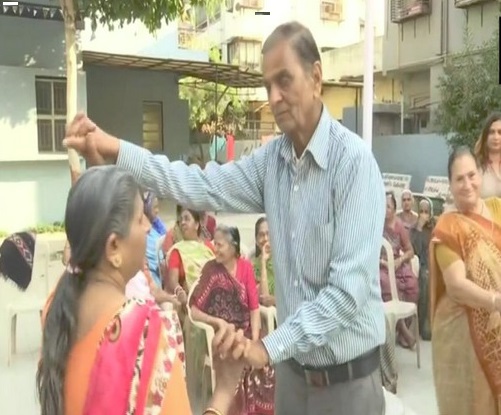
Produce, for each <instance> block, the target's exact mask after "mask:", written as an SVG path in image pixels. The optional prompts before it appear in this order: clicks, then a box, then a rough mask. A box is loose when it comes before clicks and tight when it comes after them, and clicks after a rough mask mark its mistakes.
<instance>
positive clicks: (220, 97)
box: [179, 47, 248, 135]
mask: <svg viewBox="0 0 501 415" xmlns="http://www.w3.org/2000/svg"><path fill="white" fill-rule="evenodd" d="M209 60H210V61H211V62H214V63H220V62H221V56H220V52H219V49H218V48H217V47H211V48H210V50H209ZM179 97H180V98H181V99H185V100H187V101H188V104H189V109H190V118H189V120H190V129H191V130H192V131H196V132H199V133H205V134H209V135H212V134H214V133H215V132H216V131H218V130H232V131H234V133H235V134H237V135H238V134H239V133H241V132H242V130H243V128H244V125H245V121H246V113H247V109H248V106H247V102H246V101H245V100H243V99H242V98H241V95H240V94H239V91H238V89H236V88H229V87H227V86H225V85H222V84H217V83H215V82H206V81H202V80H200V79H196V78H186V79H183V80H182V81H181V83H180V85H179Z"/></svg>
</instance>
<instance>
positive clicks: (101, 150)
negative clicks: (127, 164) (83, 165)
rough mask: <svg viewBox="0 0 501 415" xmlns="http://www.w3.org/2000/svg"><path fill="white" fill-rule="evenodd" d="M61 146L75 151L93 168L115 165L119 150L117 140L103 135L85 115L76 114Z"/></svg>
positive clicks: (105, 134)
mask: <svg viewBox="0 0 501 415" xmlns="http://www.w3.org/2000/svg"><path fill="white" fill-rule="evenodd" d="M63 145H64V146H65V147H68V148H72V149H74V150H76V152H77V153H79V154H80V155H81V156H82V157H84V158H85V160H86V161H87V162H88V163H89V164H90V165H93V166H97V165H103V164H106V162H107V160H110V161H111V162H112V163H115V162H116V160H117V157H118V151H119V149H120V142H119V140H118V138H116V137H113V136H112V135H110V134H107V133H105V132H104V131H103V130H101V129H100V128H99V127H98V126H97V125H96V124H94V123H93V122H92V121H91V120H90V119H89V118H88V117H87V116H86V115H84V114H78V115H77V116H76V117H75V118H74V119H73V121H72V122H71V123H70V124H68V127H67V129H66V136H65V138H64V140H63Z"/></svg>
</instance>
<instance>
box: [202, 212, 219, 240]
mask: <svg viewBox="0 0 501 415" xmlns="http://www.w3.org/2000/svg"><path fill="white" fill-rule="evenodd" d="M200 216H201V223H202V234H203V236H204V238H205V239H207V240H208V241H212V240H213V239H214V232H215V231H216V219H215V218H214V216H212V215H210V214H209V213H208V212H202V213H201V214H200Z"/></svg>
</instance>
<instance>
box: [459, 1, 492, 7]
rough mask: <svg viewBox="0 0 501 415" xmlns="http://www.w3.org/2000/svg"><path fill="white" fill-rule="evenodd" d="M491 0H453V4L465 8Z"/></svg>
mask: <svg viewBox="0 0 501 415" xmlns="http://www.w3.org/2000/svg"><path fill="white" fill-rule="evenodd" d="M490 1H493V0H454V6H456V7H457V8H458V9H466V8H467V7H470V6H473V5H475V4H481V3H488V2H490Z"/></svg>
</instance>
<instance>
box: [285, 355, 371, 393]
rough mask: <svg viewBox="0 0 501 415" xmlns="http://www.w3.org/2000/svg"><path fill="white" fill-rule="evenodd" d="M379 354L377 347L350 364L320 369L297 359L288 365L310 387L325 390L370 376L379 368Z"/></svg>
mask: <svg viewBox="0 0 501 415" xmlns="http://www.w3.org/2000/svg"><path fill="white" fill-rule="evenodd" d="M379 353H380V352H379V347H377V348H376V349H373V350H371V351H370V352H368V353H365V354H363V355H362V356H359V357H357V358H355V359H353V360H351V361H349V362H346V363H341V364H339V365H333V366H325V367H320V368H315V367H311V366H303V365H301V364H300V363H299V362H298V361H297V360H295V359H290V360H289V361H288V362H287V363H289V364H290V366H291V367H292V369H293V370H294V371H295V372H296V373H298V374H299V375H301V376H303V377H304V378H305V379H306V383H307V384H308V385H310V386H315V387H319V388H323V387H326V386H329V385H333V384H335V383H343V382H348V381H351V380H355V379H361V378H364V377H366V376H369V375H370V374H371V373H372V372H374V371H375V370H376V369H377V368H378V366H379Z"/></svg>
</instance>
